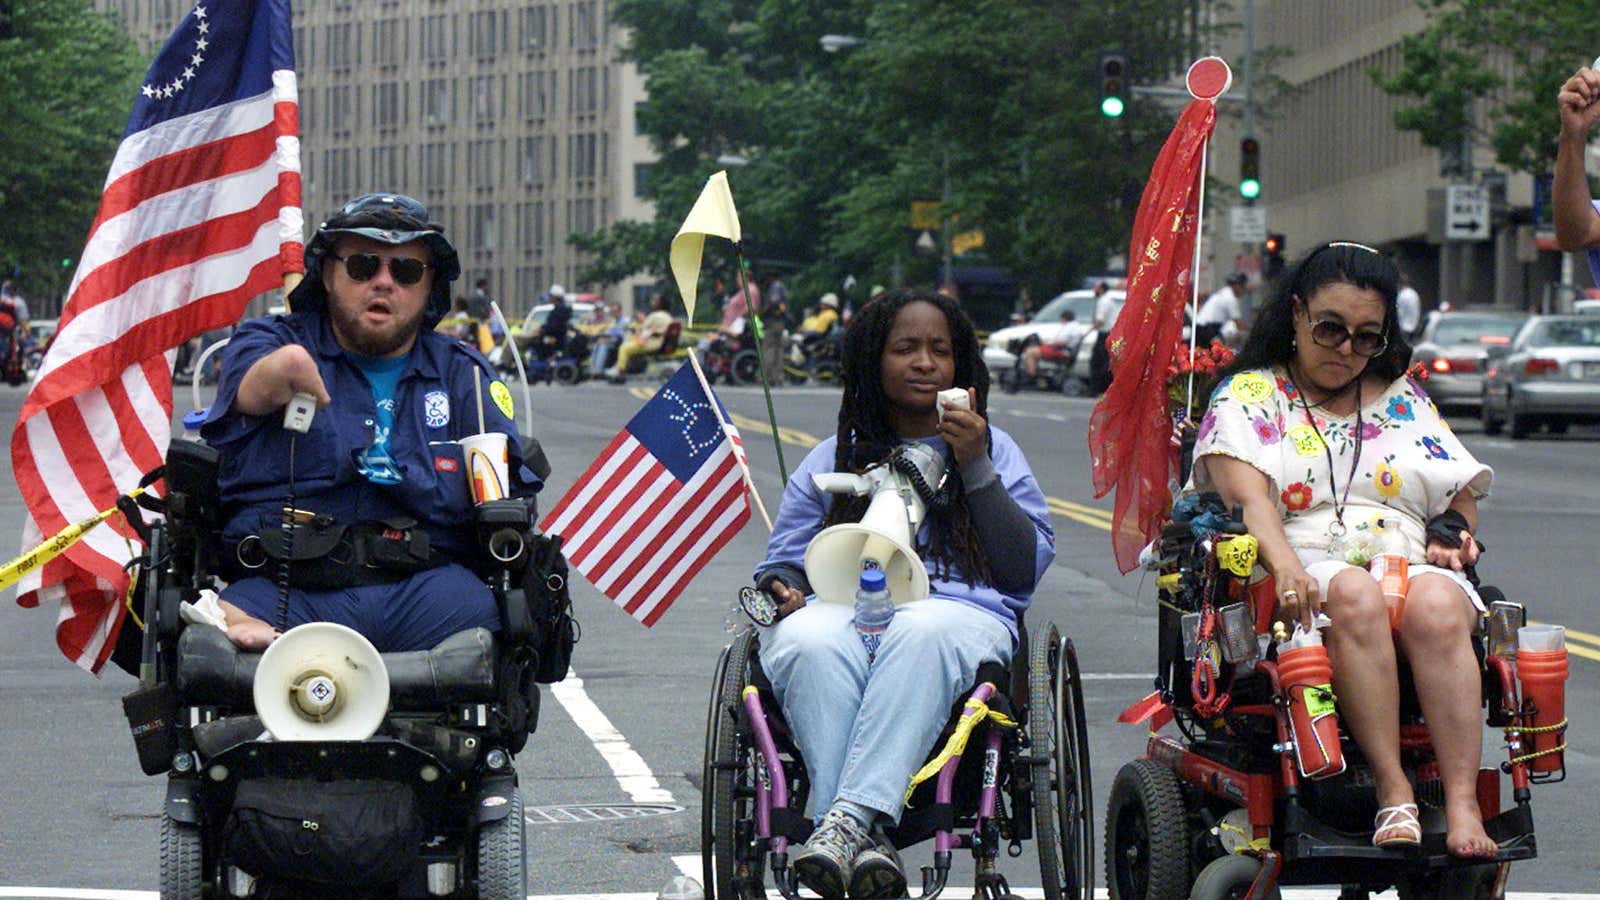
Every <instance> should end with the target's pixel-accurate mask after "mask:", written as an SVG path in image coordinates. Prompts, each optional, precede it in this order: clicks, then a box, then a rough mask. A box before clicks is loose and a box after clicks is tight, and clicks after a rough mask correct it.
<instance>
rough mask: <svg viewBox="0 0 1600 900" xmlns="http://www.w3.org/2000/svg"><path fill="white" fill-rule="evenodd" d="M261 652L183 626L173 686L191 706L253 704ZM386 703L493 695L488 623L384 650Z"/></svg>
mask: <svg viewBox="0 0 1600 900" xmlns="http://www.w3.org/2000/svg"><path fill="white" fill-rule="evenodd" d="M260 661H261V654H259V653H250V652H246V651H242V650H240V649H239V648H238V647H235V646H234V645H233V642H232V641H230V640H228V636H227V635H226V634H223V633H222V631H221V630H220V629H217V628H212V627H210V626H205V625H197V626H194V627H191V628H185V629H184V630H183V635H182V636H181V637H179V638H178V675H177V690H178V697H179V699H180V700H181V702H183V703H185V704H189V705H196V706H205V705H217V706H226V707H231V708H235V709H253V708H254V707H255V702H254V699H253V691H254V685H255V675H256V666H257V664H258V663H260ZM383 665H384V667H385V668H386V669H387V670H388V672H389V704H390V706H391V707H392V708H394V709H396V710H406V711H431V710H435V709H443V708H444V707H446V706H449V705H450V704H453V703H466V702H479V701H483V702H489V701H493V700H494V699H495V640H494V635H493V634H492V633H491V632H490V631H489V630H488V629H486V628H472V629H468V630H467V631H461V632H457V633H456V634H453V635H451V636H450V637H447V638H445V639H444V640H443V641H440V642H439V644H438V646H436V647H434V648H433V649H431V650H413V651H407V652H403V653H385V654H383Z"/></svg>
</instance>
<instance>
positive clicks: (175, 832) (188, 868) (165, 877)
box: [161, 815, 205, 900]
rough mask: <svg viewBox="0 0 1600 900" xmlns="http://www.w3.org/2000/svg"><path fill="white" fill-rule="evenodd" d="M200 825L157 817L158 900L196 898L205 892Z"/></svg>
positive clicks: (203, 855)
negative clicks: (159, 836) (158, 819)
mask: <svg viewBox="0 0 1600 900" xmlns="http://www.w3.org/2000/svg"><path fill="white" fill-rule="evenodd" d="M201 846H202V845H201V841H200V828H199V826H197V825H191V824H189V823H188V822H179V821H178V820H177V819H174V818H172V817H171V816H168V815H163V816H162V817H161V900H200V898H201V896H202V894H203V893H204V891H205V854H204V852H203V851H202V849H201Z"/></svg>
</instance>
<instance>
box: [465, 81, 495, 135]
mask: <svg viewBox="0 0 1600 900" xmlns="http://www.w3.org/2000/svg"><path fill="white" fill-rule="evenodd" d="M469 88H470V90H471V91H472V121H473V122H474V123H476V124H480V125H487V124H491V123H493V122H494V120H495V105H494V76H493V75H478V76H474V77H473V78H472V80H471V82H470V84H469Z"/></svg>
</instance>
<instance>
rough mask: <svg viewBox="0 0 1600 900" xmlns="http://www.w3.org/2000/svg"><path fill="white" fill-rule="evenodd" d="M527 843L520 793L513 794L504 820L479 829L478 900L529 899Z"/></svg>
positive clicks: (525, 821) (516, 791)
mask: <svg viewBox="0 0 1600 900" xmlns="http://www.w3.org/2000/svg"><path fill="white" fill-rule="evenodd" d="M527 843H528V821H527V819H526V818H524V817H523V814H522V791H520V790H513V791H512V792H511V809H510V810H509V811H508V812H507V813H506V817H505V818H503V819H498V820H496V821H493V822H486V823H484V825H483V826H482V827H480V828H479V829H478V900H523V898H525V897H527V896H528V854H527Z"/></svg>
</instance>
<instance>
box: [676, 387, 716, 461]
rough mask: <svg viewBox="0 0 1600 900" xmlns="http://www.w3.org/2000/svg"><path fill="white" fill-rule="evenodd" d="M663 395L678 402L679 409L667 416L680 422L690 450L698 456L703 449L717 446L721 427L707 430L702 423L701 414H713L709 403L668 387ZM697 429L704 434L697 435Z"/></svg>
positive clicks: (684, 438)
mask: <svg viewBox="0 0 1600 900" xmlns="http://www.w3.org/2000/svg"><path fill="white" fill-rule="evenodd" d="M662 396H663V397H666V398H667V399H668V400H671V401H672V402H673V403H676V404H678V410H679V411H678V412H675V413H670V414H668V416H667V418H669V419H671V420H672V421H674V422H677V423H678V424H679V426H680V431H681V433H682V435H683V440H684V443H686V444H688V445H689V449H690V451H691V452H693V453H694V454H695V455H697V456H698V455H699V454H700V452H701V451H703V450H706V449H708V448H710V447H713V446H715V445H716V444H717V442H718V441H720V440H722V436H721V435H720V434H718V433H717V432H718V430H719V429H715V428H713V429H710V430H707V429H706V428H705V427H703V426H702V425H701V423H700V417H701V416H705V415H710V414H711V405H710V404H709V403H704V402H701V401H697V400H696V401H691V400H689V399H688V398H686V397H684V396H683V395H682V394H679V393H678V392H677V391H675V390H673V389H671V388H668V389H667V390H666V391H665V392H664V393H663V394H662ZM696 431H699V432H703V433H704V436H703V437H699V436H697V435H696V434H695V432H696Z"/></svg>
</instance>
